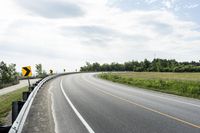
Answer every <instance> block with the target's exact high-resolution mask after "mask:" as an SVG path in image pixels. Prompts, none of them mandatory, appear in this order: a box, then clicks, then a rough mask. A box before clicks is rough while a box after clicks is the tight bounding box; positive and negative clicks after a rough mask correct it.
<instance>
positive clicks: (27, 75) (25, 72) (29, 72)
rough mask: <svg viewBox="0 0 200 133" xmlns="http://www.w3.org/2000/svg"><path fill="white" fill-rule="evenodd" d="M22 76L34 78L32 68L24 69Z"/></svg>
mask: <svg viewBox="0 0 200 133" xmlns="http://www.w3.org/2000/svg"><path fill="white" fill-rule="evenodd" d="M22 76H24V77H30V76H32V72H31V66H26V67H22Z"/></svg>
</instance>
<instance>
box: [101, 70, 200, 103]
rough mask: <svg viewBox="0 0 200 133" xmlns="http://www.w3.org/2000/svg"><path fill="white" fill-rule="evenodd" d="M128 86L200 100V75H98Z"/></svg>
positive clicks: (128, 73) (144, 73) (139, 73)
mask: <svg viewBox="0 0 200 133" xmlns="http://www.w3.org/2000/svg"><path fill="white" fill-rule="evenodd" d="M99 77H100V78H102V79H106V80H110V81H113V82H118V83H122V84H126V85H130V86H136V87H140V88H145V89H150V90H155V91H160V92H165V93H170V94H175V95H180V96H186V97H191V98H197V99H200V73H159V72H123V73H103V74H99Z"/></svg>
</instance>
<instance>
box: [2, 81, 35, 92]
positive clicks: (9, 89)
mask: <svg viewBox="0 0 200 133" xmlns="http://www.w3.org/2000/svg"><path fill="white" fill-rule="evenodd" d="M38 80H39V79H30V82H31V84H32V83H35V82H36V81H38ZM25 86H28V80H20V81H19V84H17V85H13V86H9V87H6V88H2V89H0V95H4V94H6V93H9V92H12V91H15V90H17V89H20V88H22V87H25Z"/></svg>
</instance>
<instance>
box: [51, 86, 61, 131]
mask: <svg viewBox="0 0 200 133" xmlns="http://www.w3.org/2000/svg"><path fill="white" fill-rule="evenodd" d="M53 88H54V87H52V86H50V87H49V90H48V91H49V93H50V95H51V110H52V115H53V119H54V124H55V129H54V131H55V133H58V132H59V131H58V123H57V119H56V114H55V110H54V106H55V104H54V101H53V93H52V89H53Z"/></svg>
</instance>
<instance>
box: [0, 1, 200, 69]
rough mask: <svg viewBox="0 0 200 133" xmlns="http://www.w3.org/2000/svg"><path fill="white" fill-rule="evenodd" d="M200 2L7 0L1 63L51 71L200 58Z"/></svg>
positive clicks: (0, 22) (2, 10)
mask: <svg viewBox="0 0 200 133" xmlns="http://www.w3.org/2000/svg"><path fill="white" fill-rule="evenodd" d="M199 13H200V0H2V1H0V60H3V61H5V62H7V63H16V64H17V70H18V71H20V69H21V67H22V66H26V65H31V66H32V67H34V64H37V63H42V64H43V66H44V68H45V69H46V71H48V70H49V69H53V70H54V71H57V72H59V71H62V70H63V69H64V68H66V69H67V70H68V71H74V70H75V69H79V67H80V66H82V65H84V64H85V62H86V61H89V62H100V63H110V62H124V61H129V60H132V59H134V60H139V61H140V60H144V59H145V58H147V59H149V60H152V59H153V58H154V57H157V58H167V59H176V60H178V61H191V60H194V61H198V60H199V59H200V58H199V57H200V15H199Z"/></svg>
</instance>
